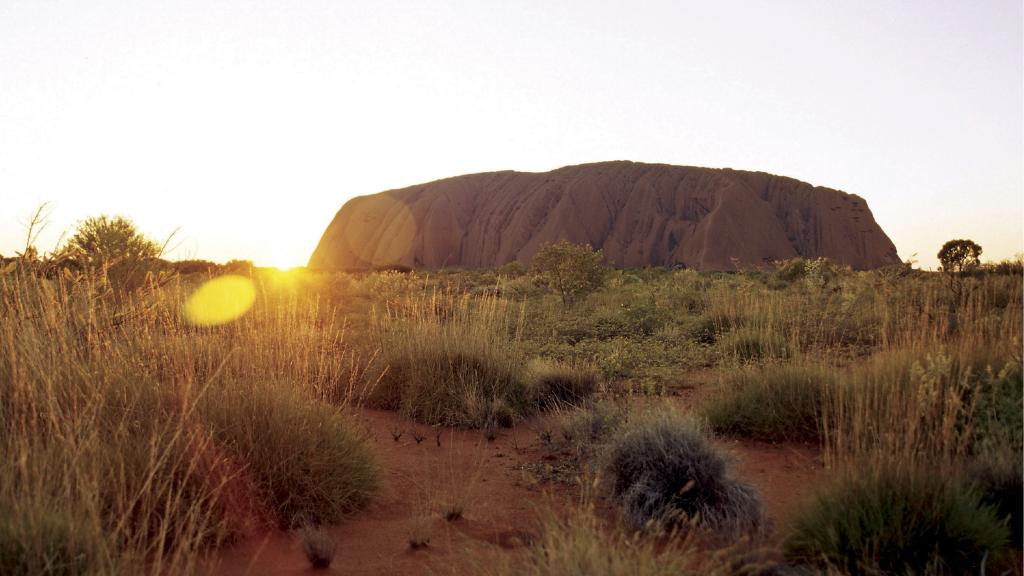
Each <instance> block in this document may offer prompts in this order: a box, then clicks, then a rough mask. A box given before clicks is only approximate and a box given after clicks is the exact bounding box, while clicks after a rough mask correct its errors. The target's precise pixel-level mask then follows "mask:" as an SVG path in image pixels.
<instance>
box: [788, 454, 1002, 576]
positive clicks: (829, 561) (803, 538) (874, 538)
mask: <svg viewBox="0 0 1024 576" xmlns="http://www.w3.org/2000/svg"><path fill="white" fill-rule="evenodd" d="M1007 534H1008V532H1007V528H1006V526H1005V525H1004V524H1003V523H1002V522H1001V521H1000V520H999V518H998V517H997V515H996V511H995V509H994V508H992V507H991V506H987V505H985V504H983V503H982V500H981V495H980V493H979V492H978V490H976V489H975V488H973V487H971V486H968V485H964V484H963V483H961V482H958V481H956V480H954V479H950V478H944V477H943V476H942V475H939V474H934V473H932V472H931V471H928V470H921V469H917V470H909V471H908V470H898V469H883V470H877V471H873V472H866V473H863V474H858V475H853V474H851V475H849V476H848V477H845V478H843V479H841V480H840V481H838V482H836V483H834V484H833V485H831V486H829V487H828V488H827V489H826V490H825V491H824V492H822V493H821V494H819V496H818V497H817V499H816V501H815V502H814V503H813V504H811V505H810V506H809V507H807V508H806V509H804V510H802V511H801V512H799V513H798V514H797V516H796V518H795V520H794V522H793V529H792V533H791V534H790V535H789V537H788V538H787V540H786V542H785V554H786V557H787V558H788V559H790V560H791V561H793V562H798V563H802V564H807V565H811V566H816V567H818V568H823V569H838V570H840V571H842V572H844V573H850V574H977V573H978V571H979V568H980V566H981V563H982V561H983V560H984V559H985V557H986V556H987V555H989V554H991V553H995V552H998V551H999V550H1001V549H1002V548H1003V547H1004V546H1005V545H1006V542H1007Z"/></svg>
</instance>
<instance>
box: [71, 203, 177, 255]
mask: <svg viewBox="0 0 1024 576" xmlns="http://www.w3.org/2000/svg"><path fill="white" fill-rule="evenodd" d="M66 250H67V251H68V253H69V254H70V255H71V256H72V257H73V258H75V260H76V261H77V262H78V263H79V264H80V265H82V266H85V267H89V268H93V267H99V266H101V265H104V264H106V265H111V264H117V263H120V262H127V261H134V260H145V259H149V258H156V257H157V256H159V255H160V252H161V248H160V245H159V244H157V243H156V242H153V241H152V240H150V239H149V238H146V237H145V236H143V235H142V233H141V232H139V231H138V229H137V228H136V227H135V223H134V222H132V221H131V220H129V219H128V218H125V217H124V216H114V217H108V216H106V215H104V216H95V217H92V218H86V219H85V220H83V221H82V222H80V223H79V224H78V228H77V230H75V234H74V236H72V237H71V238H70V239H69V240H68V243H67V246H66Z"/></svg>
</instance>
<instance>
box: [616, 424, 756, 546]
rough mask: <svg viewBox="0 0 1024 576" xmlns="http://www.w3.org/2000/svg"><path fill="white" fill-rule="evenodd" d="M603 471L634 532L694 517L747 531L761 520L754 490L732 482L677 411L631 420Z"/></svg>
mask: <svg viewBox="0 0 1024 576" xmlns="http://www.w3.org/2000/svg"><path fill="white" fill-rule="evenodd" d="M606 469H607V471H608V473H609V475H610V477H611V481H612V494H613V496H614V497H615V499H616V500H618V501H619V502H620V503H621V504H622V506H623V508H624V509H625V513H626V518H627V519H628V520H629V522H630V524H631V525H632V526H633V527H634V528H636V529H641V528H644V527H646V526H648V525H651V524H669V525H672V524H676V523H679V522H680V521H682V520H683V519H693V518H696V519H699V522H700V523H701V524H702V525H704V526H707V527H709V528H712V529H716V530H723V531H727V532H746V531H751V530H756V529H759V528H760V527H761V526H762V524H763V522H764V516H763V513H762V511H761V501H760V497H759V496H758V494H757V492H756V491H755V490H754V488H753V487H751V486H749V485H747V484H744V483H742V482H739V481H737V480H736V479H734V478H733V477H732V476H731V475H730V471H729V464H728V461H727V460H726V458H725V457H724V456H723V455H722V454H720V453H719V452H718V450H716V449H715V448H714V447H713V446H712V445H711V444H710V443H709V442H708V440H707V439H706V438H705V437H704V434H703V433H702V431H701V430H700V427H699V426H698V425H697V423H696V422H694V421H693V420H692V419H690V418H688V417H686V416H683V415H681V414H679V413H677V412H674V411H671V410H667V409H663V410H656V411H653V412H650V413H647V414H645V415H642V416H640V417H638V418H637V419H635V420H632V421H630V422H629V423H628V424H627V426H626V428H625V429H624V431H623V432H622V433H621V435H620V436H619V437H618V438H616V439H615V440H614V441H613V443H612V445H611V446H610V447H609V454H608V457H607V465H606Z"/></svg>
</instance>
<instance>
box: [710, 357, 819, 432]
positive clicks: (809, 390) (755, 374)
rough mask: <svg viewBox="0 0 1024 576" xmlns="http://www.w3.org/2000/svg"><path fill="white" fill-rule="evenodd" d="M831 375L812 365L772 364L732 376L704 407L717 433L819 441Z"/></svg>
mask: <svg viewBox="0 0 1024 576" xmlns="http://www.w3.org/2000/svg"><path fill="white" fill-rule="evenodd" d="M834 381H835V375H834V374H833V372H832V371H831V370H829V369H827V368H822V367H818V366H814V365H801V364H782V365H770V366H766V367H764V368H761V369H756V370H751V369H748V370H743V371H740V372H737V373H736V374H735V375H734V376H730V377H728V378H727V379H726V381H725V383H724V388H723V390H722V391H721V392H720V394H719V396H717V397H716V398H714V399H713V400H712V401H711V402H710V403H708V405H707V406H706V407H705V408H704V416H705V418H706V419H707V421H708V423H709V425H710V426H711V428H712V429H713V430H715V431H716V432H720V433H723V434H735V435H739V436H743V437H747V438H753V439H756V440H765V441H769V442H780V441H792V440H797V441H806V442H817V441H818V439H819V438H820V436H821V426H822V420H821V418H822V417H821V411H822V405H823V402H824V398H825V394H826V392H825V391H826V389H827V388H829V387H831V386H834V385H835V383H834Z"/></svg>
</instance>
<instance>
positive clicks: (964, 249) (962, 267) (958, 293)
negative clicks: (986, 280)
mask: <svg viewBox="0 0 1024 576" xmlns="http://www.w3.org/2000/svg"><path fill="white" fill-rule="evenodd" d="M979 256H981V246H979V245H977V244H975V243H974V242H973V241H971V240H963V239H957V240H950V241H949V242H946V243H945V244H943V245H942V248H941V249H940V250H939V253H938V257H939V263H940V264H942V272H943V273H945V275H946V279H947V280H948V286H949V291H950V292H952V294H953V299H952V300H950V301H949V330H950V331H951V332H955V331H956V329H957V324H958V321H957V312H958V311H959V308H960V302H961V300H963V296H964V276H965V275H966V274H967V273H968V272H970V271H971V270H974V269H975V268H977V267H978V266H979V265H980V264H981V260H979Z"/></svg>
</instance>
